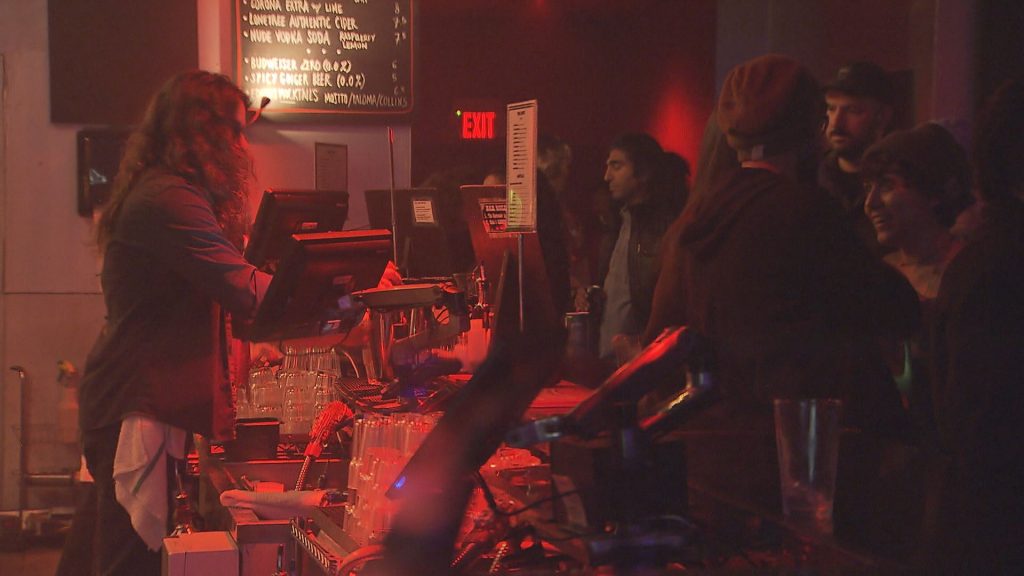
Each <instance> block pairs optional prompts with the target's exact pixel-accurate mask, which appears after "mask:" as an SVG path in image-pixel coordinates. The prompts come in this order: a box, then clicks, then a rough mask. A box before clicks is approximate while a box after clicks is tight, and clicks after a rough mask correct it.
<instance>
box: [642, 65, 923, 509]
mask: <svg viewBox="0 0 1024 576" xmlns="http://www.w3.org/2000/svg"><path fill="white" fill-rule="evenodd" d="M823 118H824V111H823V109H822V104H821V99H820V92H819V87H818V84H817V82H816V81H815V80H814V78H813V76H812V75H811V74H810V73H809V71H808V70H807V69H806V68H805V67H804V66H803V65H801V64H800V63H799V62H797V61H795V60H793V59H791V58H788V57H785V56H779V55H767V56H762V57H759V58H755V59H753V60H751V61H749V62H746V63H744V64H741V65H740V66H737V67H736V68H734V69H733V70H732V71H730V72H729V74H728V76H727V77H726V79H725V83H724V85H723V87H722V91H721V95H720V98H719V101H718V107H717V110H716V120H717V123H718V126H719V128H720V129H721V132H722V134H723V135H724V136H725V138H726V141H727V142H728V145H729V146H730V147H731V148H732V149H733V150H734V151H735V154H736V156H737V158H738V159H739V161H740V165H739V167H738V168H734V169H732V170H731V171H730V172H729V173H727V174H725V175H723V176H721V177H718V178H716V179H715V181H714V184H713V189H712V190H711V191H710V192H708V193H707V194H701V195H700V196H699V197H697V198H694V199H693V200H692V201H691V202H690V204H688V205H687V207H686V209H685V211H684V212H683V214H682V216H681V217H680V222H679V223H678V226H679V227H680V232H679V239H678V245H677V246H675V247H673V248H674V249H673V250H671V251H670V252H669V253H670V254H672V256H673V257H672V259H671V260H670V261H666V262H664V263H663V267H664V268H665V270H664V272H663V276H662V277H663V278H665V279H666V281H669V279H672V281H675V282H678V283H679V285H678V286H676V287H675V289H674V290H670V289H666V287H665V286H660V285H659V286H658V290H657V294H658V295H659V297H660V298H676V299H680V300H681V302H680V303H679V304H678V305H676V306H671V307H665V306H661V305H659V304H660V303H658V302H656V303H655V309H656V310H664V309H671V310H673V313H672V314H673V316H672V317H670V318H669V317H656V318H652V319H651V323H650V324H649V326H656V325H660V326H670V325H673V324H675V325H682V324H686V325H688V326H689V327H690V328H691V329H692V330H693V331H694V332H696V333H698V334H700V335H702V336H703V337H705V338H706V339H707V340H708V343H709V345H710V348H711V351H712V353H713V356H714V359H713V365H714V373H715V379H716V382H717V384H718V386H719V390H720V394H721V400H720V401H719V402H718V403H717V404H715V405H714V406H712V407H710V408H709V409H707V410H705V411H703V412H702V413H701V414H699V415H697V416H696V417H694V418H693V419H691V421H690V422H688V424H687V426H688V427H689V428H691V429H699V430H718V431H726V432H734V433H735V434H730V433H725V434H711V435H709V436H708V440H707V441H703V436H702V442H701V443H700V446H695V447H694V448H693V450H692V451H691V450H690V449H689V448H688V456H687V458H688V464H687V467H688V470H690V474H691V480H693V481H694V482H695V483H696V484H698V485H701V484H703V485H708V484H710V485H714V486H715V487H716V489H720V490H721V491H723V492H726V493H730V494H731V495H732V496H735V497H736V498H737V499H739V500H745V501H747V502H748V503H751V504H753V505H756V506H763V507H766V508H768V509H773V508H774V509H778V506H779V500H778V493H779V492H778V478H777V469H776V468H775V465H774V459H775V448H774V435H773V434H774V432H773V431H774V427H773V419H772V399H773V398H779V397H802V398H809V397H819V398H820V397H840V398H842V399H843V400H844V408H843V410H844V417H845V420H846V424H847V425H849V426H853V427H857V428H860V429H861V430H865V431H869V432H871V433H874V434H879V435H880V434H888V435H899V434H902V433H903V432H904V431H905V430H906V426H907V423H906V420H905V416H904V415H903V413H902V408H901V406H900V400H899V395H898V393H897V390H896V388H895V385H894V383H893V381H892V378H891V376H889V373H888V369H887V368H886V366H885V364H884V362H883V361H882V359H881V356H880V352H879V350H878V346H877V345H876V344H875V338H876V336H877V335H878V334H880V333H883V332H886V331H898V332H900V333H909V331H910V330H912V329H913V327H914V326H915V325H916V322H917V318H916V305H917V302H916V297H915V295H914V292H913V290H912V289H911V288H910V286H909V285H908V284H907V283H906V282H905V281H904V280H903V279H902V278H900V277H899V275H898V274H896V273H895V272H894V271H892V270H891V269H889V268H888V267H887V266H885V265H884V264H883V263H882V262H881V261H879V260H878V259H876V258H875V257H874V256H873V255H872V254H871V253H870V251H869V250H868V249H867V248H866V247H864V246H863V244H862V243H861V242H860V241H859V240H858V239H857V237H856V236H855V235H854V233H853V231H852V230H851V228H850V227H849V224H848V222H847V221H846V219H845V218H844V216H843V214H842V213H841V211H840V210H839V209H838V207H837V206H836V205H835V203H833V202H831V201H830V200H829V199H828V198H827V197H826V196H824V195H823V194H821V193H820V191H818V189H817V188H816V187H815V184H814V176H815V170H816V167H817V157H818V156H817V153H818V148H817V146H818V136H819V134H820V127H821V123H822V119H823ZM673 228H675V226H673ZM651 333H652V331H651V330H648V332H647V334H648V335H649V334H651ZM737 438H742V440H738V439H737ZM837 506H838V504H837Z"/></svg>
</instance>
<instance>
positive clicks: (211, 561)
mask: <svg viewBox="0 0 1024 576" xmlns="http://www.w3.org/2000/svg"><path fill="white" fill-rule="evenodd" d="M162 573H163V576H199V575H203V574H238V545H236V544H235V539H234V538H232V537H231V534H230V533H228V532H196V533H194V534H183V535H181V536H178V537H175V538H164V551H163V572H162Z"/></svg>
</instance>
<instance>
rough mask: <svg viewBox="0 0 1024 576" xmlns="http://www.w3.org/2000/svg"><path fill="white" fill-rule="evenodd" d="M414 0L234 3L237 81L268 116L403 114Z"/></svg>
mask: <svg viewBox="0 0 1024 576" xmlns="http://www.w3.org/2000/svg"><path fill="white" fill-rule="evenodd" d="M413 1H414V0H341V1H334V2H327V1H324V2H310V1H308V0H235V41H236V71H235V73H236V76H235V78H236V80H237V82H238V84H239V86H241V87H242V89H243V90H245V92H246V93H248V94H249V96H250V97H251V98H252V100H253V102H259V101H260V100H261V99H262V98H263V97H267V98H270V106H269V107H268V108H267V111H268V113H273V112H286V113H312V114H339V115H345V114H385V115H393V114H405V113H408V112H410V111H411V110H412V104H413V75H412V72H413V30H414V26H413Z"/></svg>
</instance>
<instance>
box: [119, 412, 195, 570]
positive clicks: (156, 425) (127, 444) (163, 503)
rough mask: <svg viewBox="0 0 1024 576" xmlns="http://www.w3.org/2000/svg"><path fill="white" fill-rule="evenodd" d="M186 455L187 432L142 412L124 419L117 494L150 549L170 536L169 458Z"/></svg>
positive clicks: (154, 549) (157, 548)
mask: <svg viewBox="0 0 1024 576" xmlns="http://www.w3.org/2000/svg"><path fill="white" fill-rule="evenodd" d="M168 456H171V457H174V458H177V459H179V460H180V459H182V458H184V457H185V431H184V430H182V429H181V428H175V427H174V426H171V425H169V424H164V423H163V422H158V421H156V420H153V419H152V418H149V417H148V416H143V415H141V414H131V415H129V416H128V417H127V418H125V419H124V420H123V421H122V422H121V435H120V436H119V437H118V439H117V452H116V453H115V454H114V494H115V495H116V496H117V501H118V502H119V503H120V504H121V506H123V507H124V509H125V510H127V511H128V515H129V516H131V519H132V527H133V528H135V532H136V533H138V535H139V537H140V538H142V541H143V542H145V543H146V546H147V547H149V549H150V550H153V551H156V550H159V549H160V546H161V545H162V544H163V540H164V537H165V536H167V515H168V507H167V500H168V496H169V494H170V492H169V490H168V486H167V468H166V462H167V457H168Z"/></svg>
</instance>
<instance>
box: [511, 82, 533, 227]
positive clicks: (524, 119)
mask: <svg viewBox="0 0 1024 576" xmlns="http://www.w3.org/2000/svg"><path fill="white" fill-rule="evenodd" d="M506 146H507V147H506V151H505V155H506V158H505V165H506V166H507V168H506V174H505V182H506V186H507V190H508V191H507V198H508V227H507V231H509V232H536V231H537V101H536V100H527V101H526V102H515V103H512V104H509V105H508V132H507V136H506Z"/></svg>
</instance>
